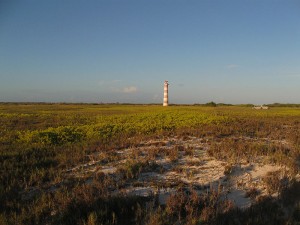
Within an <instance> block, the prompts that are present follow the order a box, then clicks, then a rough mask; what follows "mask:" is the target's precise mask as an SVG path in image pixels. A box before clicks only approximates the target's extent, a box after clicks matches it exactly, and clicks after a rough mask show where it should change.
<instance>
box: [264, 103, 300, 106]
mask: <svg viewBox="0 0 300 225" xmlns="http://www.w3.org/2000/svg"><path fill="white" fill-rule="evenodd" d="M267 106H269V107H300V104H290V103H286V104H283V103H273V104H268V105H267Z"/></svg>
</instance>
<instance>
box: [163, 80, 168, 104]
mask: <svg viewBox="0 0 300 225" xmlns="http://www.w3.org/2000/svg"><path fill="white" fill-rule="evenodd" d="M168 86H169V83H168V81H167V80H165V82H164V103H163V106H168V104H169V98H168Z"/></svg>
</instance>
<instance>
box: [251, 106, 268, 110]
mask: <svg viewBox="0 0 300 225" xmlns="http://www.w3.org/2000/svg"><path fill="white" fill-rule="evenodd" d="M253 109H269V107H268V106H266V105H260V106H254V107H253Z"/></svg>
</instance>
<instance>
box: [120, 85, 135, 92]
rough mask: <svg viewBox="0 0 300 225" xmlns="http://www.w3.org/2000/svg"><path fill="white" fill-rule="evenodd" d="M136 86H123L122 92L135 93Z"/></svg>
mask: <svg viewBox="0 0 300 225" xmlns="http://www.w3.org/2000/svg"><path fill="white" fill-rule="evenodd" d="M137 90H138V89H137V87H135V86H130V87H124V88H123V91H122V92H123V93H135V92H137Z"/></svg>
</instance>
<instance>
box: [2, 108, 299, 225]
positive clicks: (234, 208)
mask: <svg viewBox="0 0 300 225" xmlns="http://www.w3.org/2000/svg"><path fill="white" fill-rule="evenodd" d="M0 124H1V130H0V143H1V145H0V168H1V169H0V174H1V176H0V179H1V182H0V202H1V203H2V204H1V205H0V224H299V222H300V192H299V190H300V189H299V188H300V175H299V169H300V149H299V146H300V138H299V137H300V136H299V135H300V133H299V132H300V130H299V128H300V108H297V107H293V108H291V107H289V108H288V107H270V109H269V110H254V109H252V108H251V107H246V106H217V107H208V106H169V107H162V106H155V105H97V104H94V105H92V104H78V105H72V104H4V103H3V104H0Z"/></svg>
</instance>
